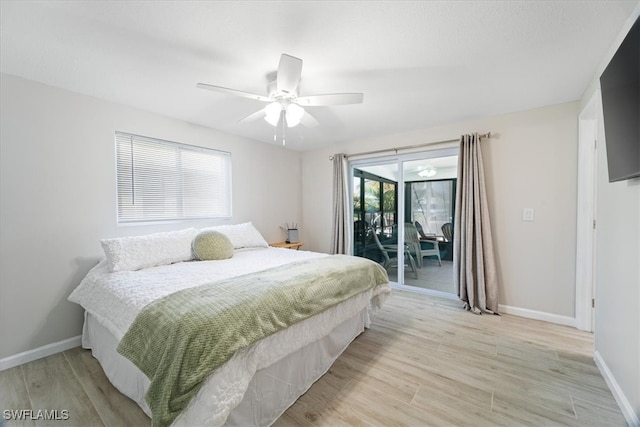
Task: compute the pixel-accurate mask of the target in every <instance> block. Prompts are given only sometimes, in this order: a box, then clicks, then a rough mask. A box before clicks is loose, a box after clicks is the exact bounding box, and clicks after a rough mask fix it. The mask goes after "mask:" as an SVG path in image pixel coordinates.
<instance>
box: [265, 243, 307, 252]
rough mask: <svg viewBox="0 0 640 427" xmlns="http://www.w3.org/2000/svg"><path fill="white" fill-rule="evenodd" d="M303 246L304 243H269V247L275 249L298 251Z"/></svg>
mask: <svg viewBox="0 0 640 427" xmlns="http://www.w3.org/2000/svg"><path fill="white" fill-rule="evenodd" d="M302 245H303V243H302V242H296V243H287V242H277V243H269V246H273V247H274V248H287V249H295V250H298V249H300V247H301V246H302Z"/></svg>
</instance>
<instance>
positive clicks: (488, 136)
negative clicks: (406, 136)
mask: <svg viewBox="0 0 640 427" xmlns="http://www.w3.org/2000/svg"><path fill="white" fill-rule="evenodd" d="M478 136H479V137H480V138H481V139H482V138H491V132H487V133H483V134H481V135H478ZM457 141H460V138H456V139H447V140H445V141H433V142H425V143H424V144H416V145H405V146H403V147H394V148H385V149H384V150H374V151H364V152H362V153H354V154H345V157H346V158H349V157H356V156H364V155H367V154H379V153H386V152H389V151H395V153H396V154H398V150H411V149H413V148H422V147H427V146H429V145H434V144H444V143H447V142H457ZM329 160H333V156H329Z"/></svg>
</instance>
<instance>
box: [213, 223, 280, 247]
mask: <svg viewBox="0 0 640 427" xmlns="http://www.w3.org/2000/svg"><path fill="white" fill-rule="evenodd" d="M204 230H214V231H219V232H220V233H222V234H224V235H225V236H227V237H228V238H229V240H231V244H232V245H233V248H234V249H241V248H267V247H269V244H268V243H267V241H266V240H264V237H262V234H260V232H259V231H258V230H256V228H255V227H254V226H253V223H251V222H245V223H243V224H234V225H219V226H216V227H208V228H205V229H203V230H202V231H204Z"/></svg>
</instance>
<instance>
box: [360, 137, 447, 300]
mask: <svg viewBox="0 0 640 427" xmlns="http://www.w3.org/2000/svg"><path fill="white" fill-rule="evenodd" d="M351 171H352V179H353V186H352V196H353V229H354V239H353V240H354V247H353V253H354V254H355V255H356V256H362V257H365V258H369V259H372V260H374V261H376V262H379V263H380V264H381V265H383V266H384V267H385V269H386V270H387V272H388V274H389V278H390V280H391V281H393V282H396V283H397V284H398V286H401V287H402V286H410V287H412V288H420V289H423V290H427V291H429V292H436V293H438V292H444V293H454V289H453V269H452V263H451V260H452V255H453V251H452V249H453V246H452V245H453V243H452V241H450V238H451V236H450V235H449V234H448V232H447V230H449V229H450V230H453V219H454V217H455V212H454V209H455V191H456V175H457V149H445V150H434V151H427V152H422V153H412V154H407V155H399V156H393V157H387V158H383V159H375V160H373V159H370V160H366V159H363V160H357V161H352V162H351ZM443 230H444V231H443ZM400 266H401V267H400Z"/></svg>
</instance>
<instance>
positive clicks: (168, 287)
mask: <svg viewBox="0 0 640 427" xmlns="http://www.w3.org/2000/svg"><path fill="white" fill-rule="evenodd" d="M323 256H327V255H325V254H320V253H316V252H307V251H292V250H290V249H282V248H256V249H239V250H236V251H235V253H234V256H233V257H232V258H230V259H228V260H222V261H187V262H178V263H175V264H171V265H161V266H158V267H151V268H145V269H142V270H137V271H118V272H114V273H112V272H110V271H109V268H108V266H107V263H106V260H102V261H100V263H99V264H98V265H97V266H95V267H94V268H93V269H91V271H89V273H88V274H87V276H86V277H85V278H84V279H83V280H82V282H80V285H79V286H78V287H77V288H76V289H75V290H74V291H73V292H72V293H71V295H69V301H71V302H74V303H76V304H80V305H81V306H82V307H84V309H85V310H87V311H88V312H89V313H91V314H93V315H96V316H97V317H98V318H100V319H102V320H104V321H105V322H106V324H105V325H104V326H105V327H106V328H107V329H109V331H110V332H111V333H112V334H113V335H114V336H115V337H116V338H118V340H120V339H122V337H123V335H124V334H125V333H126V332H127V330H128V329H129V326H131V323H133V321H134V319H135V318H136V316H137V315H138V313H140V311H141V310H142V309H143V308H144V307H145V306H146V305H147V304H149V303H150V302H152V301H155V300H156V299H158V298H162V297H164V296H166V295H169V294H171V293H173V292H176V291H179V290H181V289H187V288H191V287H194V286H198V285H204V284H206V283H211V282H214V281H217V280H222V279H227V278H230V277H234V276H239V275H241V274H247V273H254V272H257V271H262V270H266V269H268V268H271V267H277V266H280V265H284V264H287V263H289V262H292V261H296V260H302V259H310V258H319V257H323Z"/></svg>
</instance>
